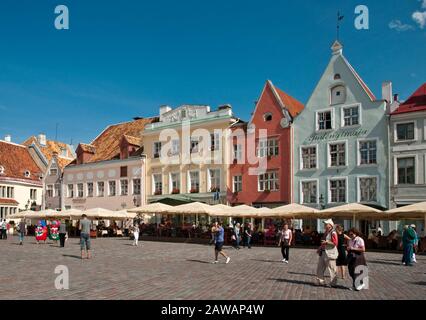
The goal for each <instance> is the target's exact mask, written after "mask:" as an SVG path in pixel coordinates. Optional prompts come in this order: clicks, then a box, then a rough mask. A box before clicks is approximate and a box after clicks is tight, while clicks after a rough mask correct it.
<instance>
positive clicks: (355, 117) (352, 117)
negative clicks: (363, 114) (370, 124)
mask: <svg viewBox="0 0 426 320" xmlns="http://www.w3.org/2000/svg"><path fill="white" fill-rule="evenodd" d="M342 111H343V127H350V126H357V125H359V106H355V107H348V108H343V110H342Z"/></svg>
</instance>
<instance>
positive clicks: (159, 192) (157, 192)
mask: <svg viewBox="0 0 426 320" xmlns="http://www.w3.org/2000/svg"><path fill="white" fill-rule="evenodd" d="M161 194H162V192H161V190H156V191H155V192H154V195H155V196H160V195H161Z"/></svg>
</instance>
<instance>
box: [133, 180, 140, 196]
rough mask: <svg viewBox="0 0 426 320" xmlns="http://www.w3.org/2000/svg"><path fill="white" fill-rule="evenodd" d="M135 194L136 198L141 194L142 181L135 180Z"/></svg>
mask: <svg viewBox="0 0 426 320" xmlns="http://www.w3.org/2000/svg"><path fill="white" fill-rule="evenodd" d="M133 194H134V195H135V196H136V195H140V194H141V179H133Z"/></svg>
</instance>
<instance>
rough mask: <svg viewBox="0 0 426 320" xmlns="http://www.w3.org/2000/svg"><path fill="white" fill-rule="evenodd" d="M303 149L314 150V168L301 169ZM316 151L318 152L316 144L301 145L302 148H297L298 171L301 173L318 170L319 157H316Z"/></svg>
mask: <svg viewBox="0 0 426 320" xmlns="http://www.w3.org/2000/svg"><path fill="white" fill-rule="evenodd" d="M304 148H315V149H316V151H315V152H316V166H315V168H310V169H306V168H303V149H304ZM318 151H319V148H318V144H310V145H303V146H300V148H299V159H300V160H299V168H300V170H301V171H312V170H318V168H319V155H318Z"/></svg>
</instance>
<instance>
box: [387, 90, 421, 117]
mask: <svg viewBox="0 0 426 320" xmlns="http://www.w3.org/2000/svg"><path fill="white" fill-rule="evenodd" d="M416 111H426V83H423V84H422V85H421V86H420V87H419V88H418V89H417V90H416V91H415V92H414V93H413V94H412V95H411V96H410V97H409V98H408V99H407V101H405V102H404V103H401V104H400V105H399V107H398V108H397V109H396V110H395V111H394V112H392V115H394V114H400V113H408V112H416Z"/></svg>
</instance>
